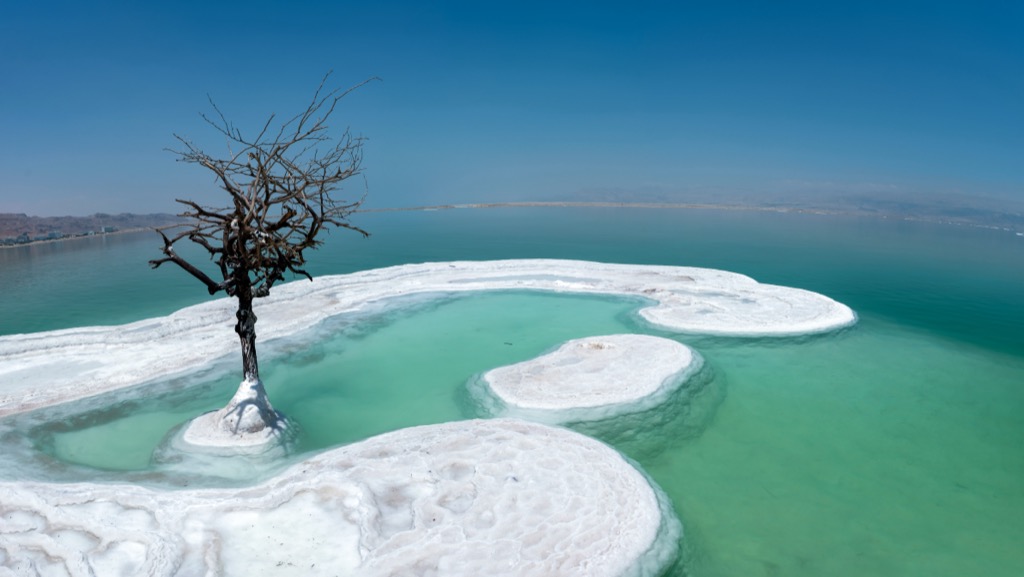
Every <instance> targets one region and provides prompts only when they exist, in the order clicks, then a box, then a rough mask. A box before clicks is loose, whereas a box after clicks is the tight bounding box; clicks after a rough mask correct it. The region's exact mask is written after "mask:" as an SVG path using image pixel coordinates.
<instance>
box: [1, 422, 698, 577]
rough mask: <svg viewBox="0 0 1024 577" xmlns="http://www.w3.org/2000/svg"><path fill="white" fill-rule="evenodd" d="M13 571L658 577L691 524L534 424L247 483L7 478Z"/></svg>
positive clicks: (381, 450) (570, 439)
mask: <svg viewBox="0 0 1024 577" xmlns="http://www.w3.org/2000/svg"><path fill="white" fill-rule="evenodd" d="M0 509H2V510H3V511H4V512H5V513H4V516H3V519H2V520H0V521H2V522H0V573H4V571H3V569H4V568H5V569H7V570H10V571H13V573H14V574H15V575H33V574H50V573H53V574H70V575H73V576H79V575H82V576H85V575H121V574H124V575H154V576H165V575H166V576H185V575H189V576H191V575H211V576H212V575H224V576H228V575H267V574H273V575H283V576H287V575H315V574H324V575H333V574H335V573H337V574H358V575H365V576H376V575H381V576H384V575H392V574H396V573H401V574H424V575H434V574H437V575H466V576H473V577H476V576H480V575H503V576H505V575H508V576H517V575H522V576H534V575H554V576H557V575H564V576H567V577H568V576H577V575H591V576H608V577H613V576H619V575H657V574H660V573H661V572H662V571H663V570H664V569H665V568H666V567H667V566H668V565H669V564H671V563H672V562H673V560H674V558H675V556H676V554H677V551H678V543H679V538H680V532H681V528H680V525H679V522H678V521H677V520H676V519H675V517H674V516H673V513H672V512H671V506H670V505H669V504H668V502H667V499H666V498H665V497H664V495H663V494H661V492H660V490H658V489H657V488H655V487H654V486H652V485H651V483H650V482H649V481H648V480H647V478H646V477H645V476H644V475H643V474H642V473H640V472H639V471H638V470H636V469H635V468H634V467H633V466H631V465H630V464H629V463H627V462H626V461H625V460H624V459H623V458H622V457H621V456H620V455H619V454H618V453H617V452H616V451H614V450H613V449H611V448H609V447H607V446H606V445H603V444H601V443H599V442H598V441H595V440H593V439H590V438H589V437H585V436H583V435H579V434H576V433H573V432H571V431H567V430H564V429H559V428H552V427H548V426H545V425H540V424H535V423H528V422H523V421H516V420H509V419H496V420H484V421H464V422H457V423H447V424H444V425H432V426H425V427H416V428H411V429H403V430H400V431H396V432H393V433H388V434H386V435H381V436H379V437H374V438H372V439H369V440H367V441H364V442H361V443H356V444H353V445H349V446H346V447H342V448H339V449H336V450H333V451H329V452H327V453H323V454H321V455H318V456H316V457H313V458H311V459H309V460H306V461H304V462H301V463H299V464H297V465H296V466H294V467H292V468H291V469H288V470H287V471H285V472H283V473H282V474H280V475H278V476H277V477H275V478H273V479H272V480H270V481H268V482H266V483H263V484H261V485H257V486H254V487H249V488H245V489H233V490H224V489H207V490H186V491H154V490H150V489H145V488H142V487H138V486H111V485H98V484H84V483H80V484H74V485H61V484H43V483H3V484H0Z"/></svg>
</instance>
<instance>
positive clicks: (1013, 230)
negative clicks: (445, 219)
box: [0, 201, 1024, 250]
mask: <svg viewBox="0 0 1024 577" xmlns="http://www.w3.org/2000/svg"><path fill="white" fill-rule="evenodd" d="M494 208H622V209H647V210H652V209H653V210H720V211H728V212H766V213H776V214H806V215H813V216H841V217H852V218H870V219H875V220H890V221H904V222H920V223H927V224H937V225H945V226H966V227H970V228H977V229H983V230H991V231H996V232H1006V233H1009V234H1011V235H1015V236H1017V237H1024V226H1020V227H1017V226H1012V225H1011V226H1000V225H997V224H984V223H980V222H974V221H972V220H970V219H951V218H943V217H940V216H908V215H900V214H886V213H872V212H861V211H854V210H842V209H834V208H812V207H800V206H762V205H753V204H750V205H744V204H715V203H686V202H615V201H580V202H571V201H566V202H562V201H524V202H484V203H452V204H436V205H423V206H402V207H384V208H362V209H358V210H356V211H354V213H355V214H359V213H367V214H371V213H388V212H432V211H440V210H467V209H494ZM151 230H156V228H155V227H133V228H126V229H123V230H116V231H113V232H101V233H95V234H91V235H75V236H66V237H62V238H48V239H44V240H30V241H29V242H25V243H20V244H11V245H8V244H0V250H4V249H17V248H21V247H27V246H36V245H41V244H53V243H58V242H63V241H77V240H83V239H92V238H99V237H105V236H110V235H120V234H135V233H140V232H147V231H151Z"/></svg>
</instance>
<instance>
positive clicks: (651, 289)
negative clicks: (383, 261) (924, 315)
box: [0, 260, 856, 416]
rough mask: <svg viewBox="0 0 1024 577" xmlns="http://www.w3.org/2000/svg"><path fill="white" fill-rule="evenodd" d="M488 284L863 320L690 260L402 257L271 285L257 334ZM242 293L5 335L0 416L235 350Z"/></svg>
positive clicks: (799, 329) (706, 314) (187, 367)
mask: <svg viewBox="0 0 1024 577" xmlns="http://www.w3.org/2000/svg"><path fill="white" fill-rule="evenodd" d="M484 290H540V291H552V292H560V293H578V294H603V295H623V296H630V297H642V298H645V299H649V300H651V301H654V302H655V303H656V304H655V305H653V306H650V307H646V308H643V309H641V311H640V315H641V316H642V317H643V318H644V319H645V320H646V321H647V322H649V323H651V324H652V325H654V326H657V327H660V328H663V329H667V330H672V331H678V332H683V333H695V334H708V335H731V336H791V335H805V334H813V333H820V332H826V331H830V330H835V329H838V328H842V327H845V326H849V325H852V324H853V323H855V322H856V315H855V314H854V313H853V311H852V310H850V308H849V307H847V306H845V305H843V304H841V303H838V302H836V301H834V300H832V299H830V298H828V297H825V296H823V295H820V294H817V293H814V292H810V291H805V290H801V289H794V288H787V287H780V286H775V285H767V284H760V283H758V282H756V281H754V280H753V279H751V278H750V277H747V276H744V275H740V274H736V273H730V272H725V271H718V270H712V269H701V268H692V267H673V266H653V265H620V264H604V263H596V262H585V261H567V260H505V261H478V262H474V261H464V262H444V263H426V264H412V265H401V266H395V267H390V268H383V269H375V270H369V271H363V272H358V273H353V274H348V275H336V276H324V277H318V278H316V279H314V280H313V281H312V282H309V281H295V282H290V283H287V284H284V285H280V286H278V287H275V289H274V291H273V292H272V293H271V295H270V296H269V297H267V298H264V299H258V300H257V302H256V306H255V312H256V314H257V316H258V317H259V322H258V324H257V334H258V336H259V339H260V340H261V341H264V342H265V341H267V340H270V339H275V338H280V337H285V336H289V335H294V334H296V333H299V332H301V331H303V330H306V329H309V328H310V327H313V326H315V325H316V324H317V323H319V322H320V321H322V320H324V319H325V318H327V317H330V316H334V315H338V314H342V313H350V312H357V311H360V310H365V309H367V308H369V307H372V306H375V305H378V304H379V303H381V302H382V301H385V300H387V299H391V298H395V297H401V296H407V295H415V294H424V293H452V292H466V291H484ZM234 313H235V303H234V300H233V299H230V298H225V299H219V300H216V301H211V302H207V303H202V304H199V305H195V306H191V307H187V308H184V309H181V310H179V311H177V312H175V313H173V314H171V315H168V316H166V317H158V318H152V319H146V320H142V321H138V322H134V323H130V324H126V325H120V326H111V327H103V326H94V327H84V328H75V329H65V330H58V331H50V332H42V333H32V334H24V335H9V336H3V337H0V416H4V415H9V414H13V413H19V412H24V411H28V410H32V409H35V408H38V407H42V406H47V405H53V404H57V403H62V402H66V401H70V400H75V399H80V398H85V397H88V396H92V395H97V394H100V393H104V392H108V391H112V390H117V389H120V388H123V387H130V386H134V385H138V384H142V383H145V382H149V381H152V380H154V379H157V378H168V377H172V376H176V375H181V374H185V373H188V372H190V371H193V370H195V369H196V368H198V367H204V366H208V365H209V364H210V363H212V362H214V361H216V360H218V359H221V358H224V357H225V356H227V355H231V354H237V351H238V343H237V341H236V339H235V337H234V335H233V334H232V333H231V328H230V327H231V326H233V323H234Z"/></svg>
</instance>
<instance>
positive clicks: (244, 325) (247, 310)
mask: <svg viewBox="0 0 1024 577" xmlns="http://www.w3.org/2000/svg"><path fill="white" fill-rule="evenodd" d="M235 318H236V319H237V322H236V323H235V332H236V333H238V339H239V341H240V342H241V344H242V374H243V375H244V377H245V378H244V380H246V381H253V382H259V380H260V364H259V361H258V360H257V358H256V313H254V312H252V295H251V293H250V291H248V290H247V291H244V294H242V293H240V294H239V295H238V312H236V313H235Z"/></svg>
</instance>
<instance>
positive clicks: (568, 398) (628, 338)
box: [470, 334, 703, 424]
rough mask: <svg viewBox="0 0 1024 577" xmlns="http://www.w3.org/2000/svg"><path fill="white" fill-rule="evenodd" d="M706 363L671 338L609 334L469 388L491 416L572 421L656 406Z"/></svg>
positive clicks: (512, 367) (568, 345)
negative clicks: (478, 388)
mask: <svg viewBox="0 0 1024 577" xmlns="http://www.w3.org/2000/svg"><path fill="white" fill-rule="evenodd" d="M702 365H703V360H702V359H701V357H700V355H698V354H697V353H695V352H694V351H692V350H691V349H690V348H689V347H687V346H686V345H683V344H681V343H678V342H676V341H673V340H671V339H665V338H660V337H653V336H649V335H629V334H624V335H606V336H599V337H587V338H583V339H575V340H571V341H568V342H566V343H564V344H562V345H561V346H560V347H558V348H557V349H556V350H554V351H552V352H550V353H547V354H545V355H541V356H539V357H536V358H534V359H530V360H528V361H523V362H521V363H516V364H514V365H508V366H505V367H499V368H496V369H492V370H490V371H488V372H486V373H484V375H483V376H482V377H481V378H480V379H479V382H478V383H477V384H475V385H474V383H472V382H471V384H470V388H471V390H472V389H474V388H477V387H483V388H485V389H486V390H485V391H479V390H478V391H472V392H473V393H474V397H476V398H477V400H478V401H480V402H481V404H482V405H483V406H484V408H485V410H486V411H487V412H488V413H490V414H495V415H507V416H515V417H520V418H527V419H530V420H534V421H540V422H545V423H549V424H556V423H570V422H577V421H586V420H599V419H605V418H608V417H612V416H615V415H618V414H623V413H630V412H639V411H643V410H646V409H650V408H652V407H653V406H656V405H657V404H659V403H660V402H663V401H664V400H665V399H667V398H668V397H669V396H670V395H671V394H672V392H673V391H675V390H676V389H677V388H678V387H679V386H681V385H682V384H683V383H684V382H685V381H686V379H687V377H688V376H689V375H692V374H693V373H695V372H696V371H697V370H698V369H700V367H701V366H702ZM486 393H489V394H490V395H493V396H494V397H495V398H496V399H495V400H496V401H497V402H495V403H491V402H488V399H487V398H486V396H485V394H486Z"/></svg>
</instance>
